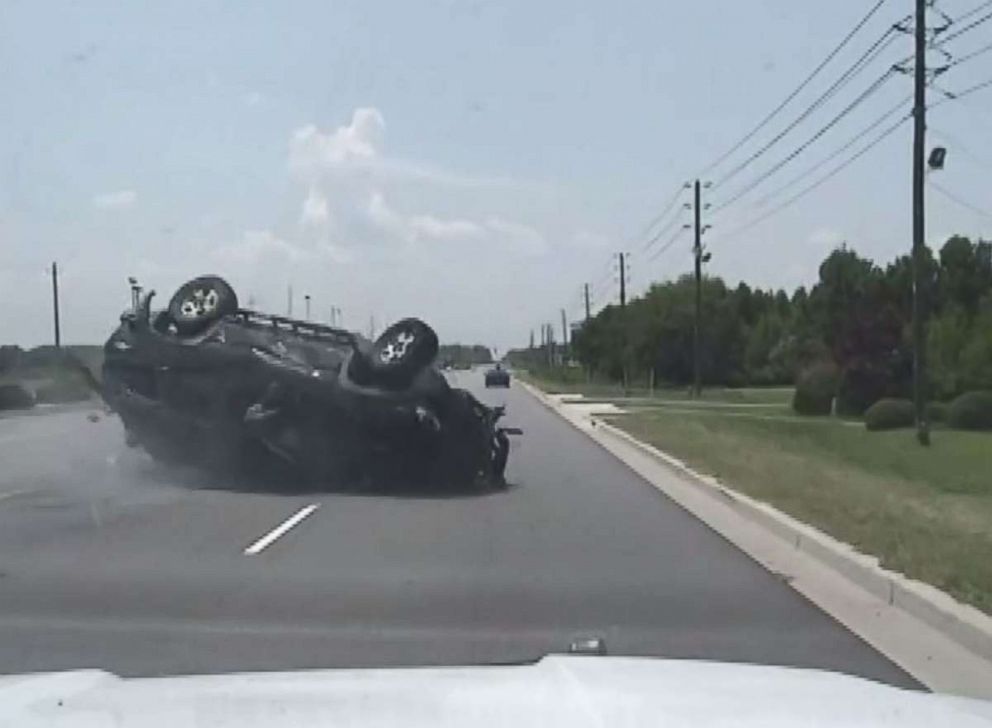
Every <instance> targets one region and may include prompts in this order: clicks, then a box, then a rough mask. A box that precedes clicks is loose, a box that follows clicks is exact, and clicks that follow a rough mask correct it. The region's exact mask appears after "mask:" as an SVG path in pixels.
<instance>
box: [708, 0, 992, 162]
mask: <svg viewBox="0 0 992 728" xmlns="http://www.w3.org/2000/svg"><path fill="white" fill-rule="evenodd" d="M990 1H992V0H990ZM884 2H885V0H878V1H877V2H876V3H875V5H874V6H873V7H872V8H871V9H870V10H869V11H868V13H867V14H866V15H865V16H864V17H863V18H862V19H861V20H860V21H859V22H858V23H857V25H855V26H854V28H853V29H852V30H851V31H849V32H848V34H847V35H845V36H844V38H843V39H841V41H840V43H838V44H837V45H836V46H835V47H834V49H833V50H832V51H830V53H828V54H827V57H826V58H824V59H823V60H822V61H820V63H819V64H818V65H817V66H816V68H814V69H813V70H812V71H811V72H810V73H809V74H808V75H807V76H806V78H804V79H803V80H802V82H801V83H800V84H799V85H798V86H796V88H795V89H793V90H792V92H791V93H789V95H788V96H786V97H785V99H784V100H783V101H782V102H781V103H780V104H779V105H778V106H776V107H775V108H774V109H772V110H771V111H770V112H769V113H768V114H767V115H766V116H765V117H764V118H763V119H762V120H761V121H759V122H758V124H757V126H755V127H754V128H753V129H751V131H749V132H748V133H747V134H745V135H744V136H743V137H741V139H739V140H738V141H737V143H736V144H734V145H733V146H732V147H731V148H730V149H728V150H727V151H726V152H724V153H723V154H721V155H720V156H719V157H717V158H716V159H715V160H714V161H712V162H710V163H709V164H708V165H707V166H706V168H705V169H703V170H702V171H701V172H700V173H699V175H697V176H700V177H702V176H704V175H706V173H707V172H709V171H710V170H712V169H713V168H714V167H716V166H717V165H718V164H720V163H721V162H723V161H724V160H725V159H727V157H729V156H730V155H731V154H733V153H734V152H736V151H737V150H738V149H740V148H741V147H742V146H744V145H745V144H746V143H747V142H749V141H750V140H751V139H752V138H753V137H754V135H755V134H757V133H758V132H759V131H761V130H762V129H764V128H765V126H766V125H767V124H768V122H769V121H771V120H772V119H773V118H774V117H775V115H776V114H778V113H779V112H780V111H781V110H782V109H784V108H785V107H786V106H787V105H788V104H789V102H790V101H792V100H793V99H794V98H796V96H798V95H799V93H800V92H801V91H802V90H803V89H804V88H806V86H808V85H809V84H810V82H811V81H812V80H813V79H814V78H816V76H817V75H818V74H819V73H820V71H822V70H823V69H824V67H826V65H827V64H828V63H830V61H832V60H833V59H834V57H835V56H836V55H837V54H838V53H840V51H841V50H843V48H844V47H845V46H846V45H847V44H848V42H849V41H850V40H851V38H853V37H854V36H855V35H856V34H857V32H858V31H859V30H861V28H863V27H864V25H865V24H866V23H867V22H868V21H869V20H870V19H871V17H872V16H873V15H874V14H875V12H876V11H877V10H878V9H879V8H880V7H882V5H883V4H884Z"/></svg>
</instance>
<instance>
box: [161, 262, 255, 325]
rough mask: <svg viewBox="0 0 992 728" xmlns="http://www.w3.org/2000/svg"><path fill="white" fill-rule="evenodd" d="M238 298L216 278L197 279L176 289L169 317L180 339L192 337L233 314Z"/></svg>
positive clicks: (169, 309)
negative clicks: (181, 337)
mask: <svg viewBox="0 0 992 728" xmlns="http://www.w3.org/2000/svg"><path fill="white" fill-rule="evenodd" d="M237 310H238V297H237V295H236V294H235V293H234V289H233V288H231V286H230V285H228V283H227V281H225V280H224V279H223V278H220V277H219V276H200V277H198V278H194V279H193V280H191V281H188V282H187V283H184V284H183V285H182V286H180V287H179V290H178V291H176V292H175V294H174V295H173V296H172V299H171V300H170V301H169V308H168V311H169V317H170V318H171V319H172V322H173V324H175V327H176V331H177V333H179V335H180V336H193V335H195V334H199V333H201V332H202V331H204V330H205V329H206V328H207V327H208V326H210V324H212V323H214V322H215V321H218V320H220V319H221V318H223V317H224V316H228V315H230V314H233V313H236V312H237Z"/></svg>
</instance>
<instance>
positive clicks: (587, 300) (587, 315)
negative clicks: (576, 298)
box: [583, 283, 589, 323]
mask: <svg viewBox="0 0 992 728" xmlns="http://www.w3.org/2000/svg"><path fill="white" fill-rule="evenodd" d="M583 287H584V288H585V294H586V296H585V298H586V323H589V284H588V283H586V284H585V286H583Z"/></svg>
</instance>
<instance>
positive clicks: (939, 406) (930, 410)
mask: <svg viewBox="0 0 992 728" xmlns="http://www.w3.org/2000/svg"><path fill="white" fill-rule="evenodd" d="M947 410H948V406H947V403H946V402H927V406H926V409H925V410H924V413H925V414H926V417H927V422H947Z"/></svg>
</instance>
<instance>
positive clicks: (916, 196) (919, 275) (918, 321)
mask: <svg viewBox="0 0 992 728" xmlns="http://www.w3.org/2000/svg"><path fill="white" fill-rule="evenodd" d="M914 35H915V41H916V43H915V46H916V53H915V55H916V64H915V68H914V73H913V256H912V260H913V406H914V409H915V411H916V439H917V440H919V442H920V444H921V445H929V444H930V427H929V423H928V422H927V419H926V413H925V411H924V400H925V399H926V392H927V387H926V359H925V349H926V341H925V340H924V322H923V316H924V313H925V312H924V311H923V300H922V299H923V294H924V291H923V265H924V259H923V251H924V248H925V246H926V241H925V240H924V216H923V208H924V197H923V157H924V147H925V143H926V128H927V124H926V114H927V69H926V53H927V0H916V23H915V27H914Z"/></svg>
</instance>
